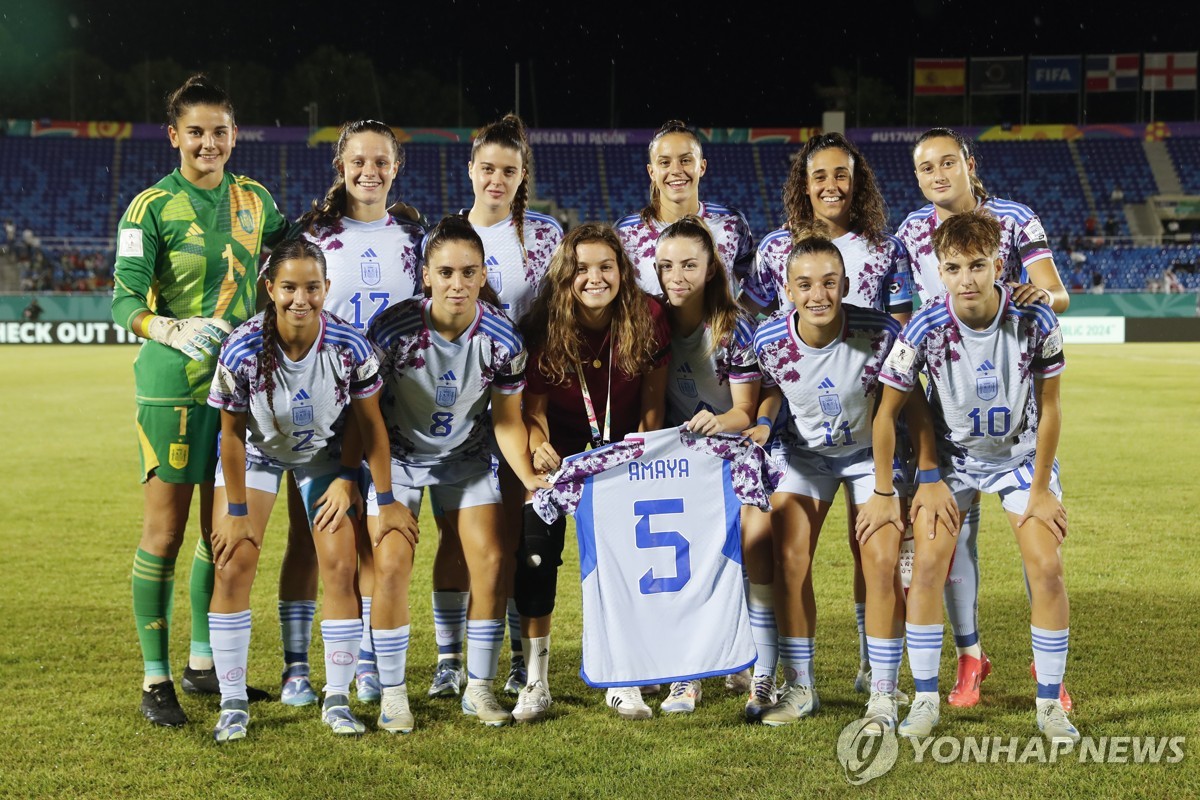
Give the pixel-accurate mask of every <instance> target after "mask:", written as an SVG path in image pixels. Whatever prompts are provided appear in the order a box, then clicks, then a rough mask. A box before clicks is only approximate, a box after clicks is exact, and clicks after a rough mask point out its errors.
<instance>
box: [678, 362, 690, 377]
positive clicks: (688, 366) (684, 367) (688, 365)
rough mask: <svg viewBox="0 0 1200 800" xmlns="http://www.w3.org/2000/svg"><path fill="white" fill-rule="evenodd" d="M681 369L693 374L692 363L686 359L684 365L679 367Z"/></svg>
mask: <svg viewBox="0 0 1200 800" xmlns="http://www.w3.org/2000/svg"><path fill="white" fill-rule="evenodd" d="M679 371H680V372H685V373H687V374H689V375H690V374H692V365H691V364H689V363H688V362H686V361H685V362H683V366H681V367H680V368H679Z"/></svg>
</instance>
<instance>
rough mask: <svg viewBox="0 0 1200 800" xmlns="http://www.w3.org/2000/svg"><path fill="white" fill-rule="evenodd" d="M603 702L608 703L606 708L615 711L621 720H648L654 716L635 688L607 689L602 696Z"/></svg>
mask: <svg viewBox="0 0 1200 800" xmlns="http://www.w3.org/2000/svg"><path fill="white" fill-rule="evenodd" d="M604 702H606V703H608V707H609V708H611V709H613V710H614V711H616V712H617V715H618V716H619V717H620V718H621V719H650V718H651V717H653V716H654V712H653V711H651V710H650V706H648V705H646V701H644V700H643V699H642V693H641V691H640V690H639V689H638V687H636V686H617V687H614V688H612V689H609V690H608V691H607V692H606V693H605V695H604Z"/></svg>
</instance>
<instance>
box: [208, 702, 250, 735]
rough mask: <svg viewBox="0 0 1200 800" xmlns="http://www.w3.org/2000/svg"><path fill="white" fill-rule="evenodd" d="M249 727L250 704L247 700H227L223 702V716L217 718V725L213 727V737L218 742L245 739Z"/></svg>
mask: <svg viewBox="0 0 1200 800" xmlns="http://www.w3.org/2000/svg"><path fill="white" fill-rule="evenodd" d="M249 727H250V711H249V704H248V703H247V702H246V701H245V700H227V701H225V702H224V703H221V716H220V717H218V718H217V727H215V728H213V739H215V740H216V741H217V742H218V743H224V742H233V741H237V740H238V739H245V738H246V729H247V728H249Z"/></svg>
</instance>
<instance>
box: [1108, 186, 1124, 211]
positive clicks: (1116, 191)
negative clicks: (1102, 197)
mask: <svg viewBox="0 0 1200 800" xmlns="http://www.w3.org/2000/svg"><path fill="white" fill-rule="evenodd" d="M1108 202H1110V203H1112V204H1113V205H1114V206H1121V205H1123V204H1124V203H1125V192H1124V191H1123V190H1122V189H1121V186H1120V184H1117V185H1116V186H1114V187H1113V189H1112V194H1110V195H1109V196H1108Z"/></svg>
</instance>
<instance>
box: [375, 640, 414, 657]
mask: <svg viewBox="0 0 1200 800" xmlns="http://www.w3.org/2000/svg"><path fill="white" fill-rule="evenodd" d="M407 649H408V637H405V638H403V639H396V640H395V641H391V640H388V641H387V642H380V643H379V649H378V650H376V651H375V652H376V653H378V654H379V655H381V656H394V655H396V654H397V653H403V652H404V651H405V650H407Z"/></svg>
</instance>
